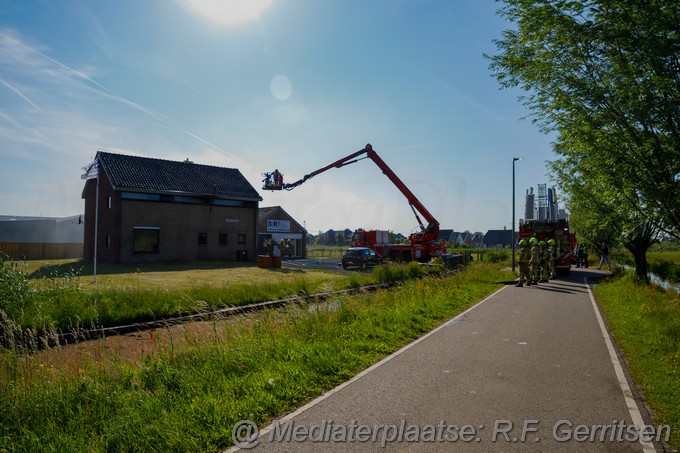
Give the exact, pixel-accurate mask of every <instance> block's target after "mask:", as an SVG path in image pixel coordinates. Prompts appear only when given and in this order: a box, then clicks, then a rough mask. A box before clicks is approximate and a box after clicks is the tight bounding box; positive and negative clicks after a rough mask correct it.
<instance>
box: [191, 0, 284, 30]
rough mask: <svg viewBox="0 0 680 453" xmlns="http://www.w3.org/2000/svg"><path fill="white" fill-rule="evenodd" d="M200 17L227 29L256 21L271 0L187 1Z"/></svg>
mask: <svg viewBox="0 0 680 453" xmlns="http://www.w3.org/2000/svg"><path fill="white" fill-rule="evenodd" d="M187 3H188V4H189V6H190V7H191V9H193V10H194V11H195V12H197V13H198V14H199V15H200V16H202V17H204V18H205V19H208V20H210V21H212V22H215V23H216V24H219V25H222V26H225V27H229V26H232V25H238V24H243V23H246V22H250V21H251V20H254V19H257V18H258V17H260V15H261V14H262V13H263V12H264V11H265V10H266V9H267V8H269V6H270V5H271V4H272V0H187Z"/></svg>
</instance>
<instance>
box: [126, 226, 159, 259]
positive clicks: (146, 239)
mask: <svg viewBox="0 0 680 453" xmlns="http://www.w3.org/2000/svg"><path fill="white" fill-rule="evenodd" d="M132 230H133V232H132V252H133V253H158V249H159V245H160V236H161V234H160V233H161V229H160V228H158V227H133V229H132Z"/></svg>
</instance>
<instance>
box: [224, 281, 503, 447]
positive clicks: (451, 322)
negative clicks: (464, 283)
mask: <svg viewBox="0 0 680 453" xmlns="http://www.w3.org/2000/svg"><path fill="white" fill-rule="evenodd" d="M505 288H507V286H503V287H501V288H500V289H499V290H498V291H495V292H494V293H492V294H491V295H489V296H487V297H486V298H485V299H482V300H481V301H479V302H477V303H476V304H474V305H473V306H472V307H470V308H468V309H467V310H465V311H463V312H461V313H459V314H457V315H456V316H454V317H453V318H452V319H450V320H449V321H447V322H445V323H443V324H441V325H440V326H439V327H436V328H435V329H434V330H431V331H429V332H428V333H426V334H425V335H423V336H422V337H420V338H418V339H416V340H414V341H413V342H411V343H409V344H407V345H406V346H404V347H403V348H401V349H399V350H398V351H396V352H394V353H392V354H390V355H388V356H387V357H385V358H384V359H382V360H381V361H380V362H378V363H374V364H373V365H371V366H370V367H368V368H366V369H365V370H363V371H362V372H360V373H359V374H357V375H356V376H354V377H353V378H352V379H350V380H349V381H345V382H343V383H342V384H340V385H338V386H337V387H335V388H334V389H331V390H329V391H327V392H326V393H324V394H323V395H321V396H319V397H318V398H316V399H314V400H312V401H310V402H309V403H307V404H305V405H304V406H302V407H301V408H299V409H298V410H296V411H295V412H291V413H290V414H288V415H285V416H283V417H280V418H278V419H277V421H278V422H279V423H285V422H287V421H288V420H291V419H293V418H295V417H297V416H298V415H300V414H302V413H303V412H305V411H306V410H308V409H311V408H312V407H314V406H316V405H317V404H319V403H320V402H322V401H324V400H325V399H327V398H330V397H331V396H333V395H335V394H336V393H338V392H339V391H340V390H342V389H344V388H345V387H347V386H348V385H351V384H352V383H354V382H355V381H358V380H359V379H361V378H362V377H364V376H366V375H367V374H368V373H370V372H371V371H373V370H375V369H376V368H378V367H380V366H382V365H384V364H385V363H388V362H389V361H391V360H392V359H393V358H395V357H397V356H399V355H401V354H403V353H404V352H406V351H408V350H409V349H411V348H412V347H413V346H415V345H417V344H418V343H420V342H421V341H423V340H426V339H427V338H429V337H430V336H432V335H434V334H435V333H437V332H439V331H440V330H442V329H444V328H446V327H449V326H451V325H455V324H457V323H458V321H460V319H461V318H462V317H463V316H465V315H466V314H468V313H469V312H471V311H472V310H474V309H475V308H477V307H479V306H480V305H482V304H483V303H484V302H486V301H487V300H489V299H491V298H493V297H495V296H497V295H498V293H500V292H501V291H503V290H504V289H505ZM273 426H274V423H271V424H270V425H269V426H267V427H266V428H262V429H261V430H260V433H259V436H258V439H259V438H261V437H263V436H264V435H265V434H268V433H269V432H270V431H271V430H272V428H273ZM239 450H240V448H238V447H236V446H234V447H231V448H229V449H227V450H225V453H232V452H236V451H239Z"/></svg>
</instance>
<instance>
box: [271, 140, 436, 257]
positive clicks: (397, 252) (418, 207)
mask: <svg viewBox="0 0 680 453" xmlns="http://www.w3.org/2000/svg"><path fill="white" fill-rule="evenodd" d="M363 159H371V160H372V161H373V162H374V163H375V164H376V165H377V166H378V167H379V168H380V170H382V172H383V174H384V175H385V176H387V178H388V179H389V180H390V181H392V183H393V184H394V185H395V186H396V187H397V189H399V191H400V192H401V193H402V194H403V195H404V196H405V197H406V200H407V201H408V204H409V206H411V210H412V211H413V213H414V214H415V216H416V220H417V221H418V225H419V227H420V231H417V232H415V233H412V234H411V235H410V236H409V243H408V244H389V243H388V238H387V232H386V231H381V230H369V231H366V230H362V229H359V230H356V231H355V232H354V234H353V235H352V243H351V245H352V246H353V247H370V248H372V249H373V250H375V252H376V253H378V254H380V255H381V256H383V257H384V258H389V259H391V260H395V261H397V260H398V261H412V260H418V261H422V262H426V261H429V260H430V259H431V258H433V257H435V256H441V255H442V254H444V253H446V242H445V241H440V240H439V222H437V220H436V219H435V218H434V217H433V216H432V214H430V212H429V211H428V210H427V209H426V208H425V206H423V204H422V203H421V202H420V200H418V198H416V196H415V195H413V193H412V192H411V191H410V190H409V189H408V187H406V185H405V184H404V183H403V182H402V181H401V179H399V177H398V176H397V175H396V174H394V172H393V171H392V169H391V168H390V167H388V166H387V164H386V163H385V161H383V160H382V159H381V158H380V156H378V154H377V153H376V152H375V151H373V147H372V146H371V145H370V144H368V145H366V147H365V148H363V149H360V150H359V151H357V152H355V153H352V154H350V155H349V156H346V157H343V158H342V159H340V160H337V161H335V162H333V163H332V164H329V165H326V166H325V167H323V168H320V169H318V170H316V171H313V172H312V173H309V174H307V175H305V176H304V177H303V178H301V179H299V180H298V181H295V182H293V183H290V184H287V183H284V182H283V175H282V174H281V173H280V172H279V171H278V170H275V171H274V172H271V173H263V176H264V179H263V181H262V182H263V185H262V188H263V189H265V190H293V189H294V188H296V187H298V186H299V185H301V184H302V183H304V182H306V181H307V180H309V179H310V178H313V177H314V176H316V175H318V174H319V173H323V172H325V171H327V170H330V169H331V168H341V167H344V166H345V165H349V164H353V163H355V162H358V161H360V160H363ZM419 214H420V215H422V216H423V218H424V219H425V221H426V222H427V224H424V223H423V221H422V220H421V218H420V215H419Z"/></svg>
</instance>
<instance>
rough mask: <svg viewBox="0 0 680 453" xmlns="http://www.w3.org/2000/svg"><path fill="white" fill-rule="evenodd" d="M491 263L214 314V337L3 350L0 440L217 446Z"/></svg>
mask: <svg viewBox="0 0 680 453" xmlns="http://www.w3.org/2000/svg"><path fill="white" fill-rule="evenodd" d="M505 279H507V275H506V274H503V273H501V272H500V271H499V270H497V267H493V266H490V265H475V266H471V267H470V268H468V269H467V270H465V271H463V272H459V273H456V274H454V275H451V276H448V277H446V278H423V279H414V280H410V281H407V282H406V283H404V284H403V285H400V286H399V287H397V288H395V289H393V290H389V291H388V290H381V291H377V292H375V293H371V294H365V295H358V296H345V297H340V298H337V299H335V300H331V301H328V302H326V303H323V304H315V305H312V306H298V307H289V308H286V309H282V310H272V311H267V312H260V313H257V314H254V315H249V316H247V317H242V318H241V319H240V322H238V323H235V322H229V323H218V322H214V323H212V329H213V332H214V335H212V340H210V341H209V340H206V339H205V338H202V339H200V341H199V340H196V341H195V342H193V343H191V342H190V343H189V344H186V345H185V346H183V347H182V348H181V349H178V348H175V347H172V346H171V345H170V346H168V347H167V349H166V350H165V351H163V352H161V353H160V354H158V355H156V356H155V357H153V358H152V357H148V358H147V360H145V361H144V363H142V364H139V365H130V364H128V363H123V362H120V361H116V359H115V356H113V355H111V356H101V357H99V358H96V359H93V360H92V361H91V362H90V363H89V364H88V366H85V367H83V368H82V369H81V370H79V371H78V373H76V374H73V373H69V372H67V371H66V370H64V369H60V368H52V367H49V368H39V369H30V370H25V369H23V367H24V366H25V363H26V361H25V360H24V358H23V357H22V356H21V355H19V354H16V353H12V352H10V353H8V354H5V355H4V356H0V406H1V407H2V408H3V410H2V411H0V450H3V449H6V450H8V451H38V450H40V451H60V452H71V451H72V452H80V451H90V452H96V451H129V452H134V451H144V452H153V451H159V452H160V451H162V452H175V451H177V452H179V451H182V452H184V451H219V450H222V449H224V448H225V447H227V446H229V445H230V444H231V429H232V427H233V426H234V424H235V423H236V422H237V421H239V420H241V419H245V418H248V419H251V420H254V421H256V422H258V423H259V424H265V423H267V422H268V421H269V420H271V419H272V418H274V417H276V416H278V415H280V414H282V413H285V412H287V411H290V410H292V409H294V408H295V407H297V406H299V405H300V404H301V403H304V402H305V401H308V400H310V399H311V398H314V397H316V396H317V395H319V394H321V393H323V392H324V391H327V390H329V389H331V388H333V387H334V386H336V385H338V384H339V383H341V382H343V381H345V380H347V379H348V378H350V377H351V376H353V375H355V374H356V373H358V372H359V371H361V370H362V369H365V368H366V367H368V366H369V365H371V364H372V363H375V362H376V361H378V360H380V359H381V358H382V357H384V356H385V355H387V354H389V353H391V352H393V351H395V350H397V349H398V348H400V347H401V346H403V345H405V344H407V343H408V342H410V341H412V340H413V339H415V338H417V337H418V336H420V335H422V334H423V333H424V332H427V331H429V330H431V329H432V328H433V327H435V326H436V325H438V324H439V323H441V322H442V321H444V320H446V319H449V318H450V317H452V316H453V315H454V314H456V313H458V312H460V311H462V310H463V309H464V308H466V307H468V306H469V305H471V304H472V303H474V302H476V301H478V300H480V299H482V298H483V297H484V296H486V295H487V294H489V293H491V292H492V291H494V290H495V289H497V288H499V287H500V286H501V285H499V284H498V283H497V282H498V281H503V280H505Z"/></svg>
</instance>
